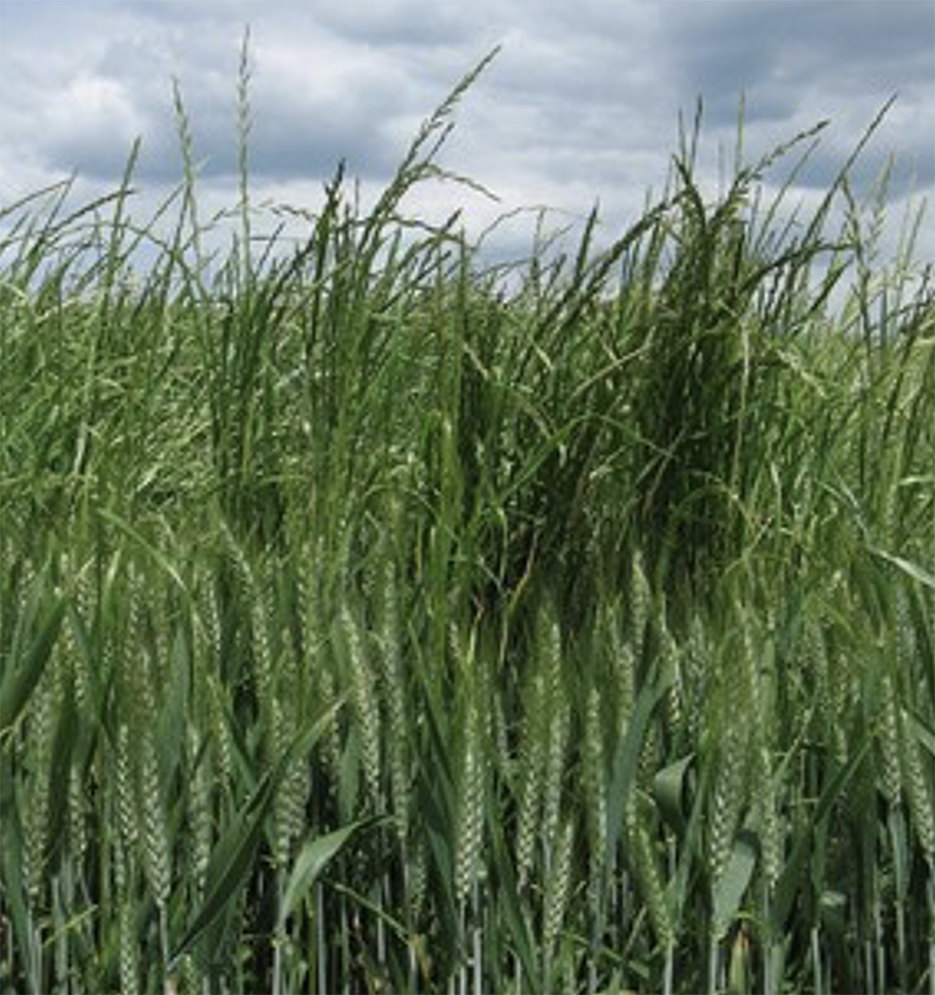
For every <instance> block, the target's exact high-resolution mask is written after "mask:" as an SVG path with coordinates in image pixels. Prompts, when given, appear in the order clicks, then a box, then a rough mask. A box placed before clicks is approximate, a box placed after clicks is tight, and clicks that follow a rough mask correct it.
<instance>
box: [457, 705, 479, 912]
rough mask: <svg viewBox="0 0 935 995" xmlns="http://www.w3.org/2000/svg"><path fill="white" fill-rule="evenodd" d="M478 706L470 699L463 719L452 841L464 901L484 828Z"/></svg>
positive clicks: (460, 894) (475, 873)
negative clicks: (458, 788)
mask: <svg viewBox="0 0 935 995" xmlns="http://www.w3.org/2000/svg"><path fill="white" fill-rule="evenodd" d="M479 724H480V723H479V720H478V716H477V709H476V707H475V705H474V702H473V701H472V702H471V703H470V704H469V705H468V709H467V715H466V718H465V730H464V747H463V757H462V762H461V776H460V791H459V804H458V831H457V837H456V840H455V896H456V899H457V901H458V903H459V904H463V903H464V902H465V901H466V900H467V897H468V895H469V894H470V890H471V886H472V884H473V883H474V880H475V878H476V876H477V865H478V860H479V857H480V853H481V847H482V844H483V828H484V822H483V820H484V759H483V754H482V749H481V742H480V734H479Z"/></svg>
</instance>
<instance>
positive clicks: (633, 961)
mask: <svg viewBox="0 0 935 995" xmlns="http://www.w3.org/2000/svg"><path fill="white" fill-rule="evenodd" d="M483 66H484V63H482V64H481V65H480V66H478V67H477V69H476V70H474V71H473V72H472V73H470V74H468V76H466V77H465V78H464V79H463V80H462V81H461V82H460V83H459V84H458V85H457V86H456V87H455V88H454V90H453V91H452V93H451V95H450V97H449V98H448V100H446V101H445V103H444V104H442V106H441V107H440V108H439V109H438V110H437V111H436V112H435V113H434V114H433V115H432V116H431V117H430V118H429V119H428V120H427V121H426V123H425V125H424V126H423V128H422V130H421V131H420V132H419V133H418V134H417V136H416V138H415V140H414V142H413V145H412V147H411V149H410V151H409V153H408V155H407V156H406V157H405V159H404V161H403V163H402V164H401V166H400V168H399V171H398V172H397V174H396V176H395V177H394V178H393V180H392V181H391V183H390V184H389V185H388V186H387V187H386V189H385V191H384V193H383V194H382V196H381V197H380V198H379V199H378V200H377V202H376V203H375V204H374V205H373V207H372V208H370V209H369V210H368V211H367V212H366V213H363V212H361V211H360V209H359V207H358V206H357V202H356V200H355V198H354V196H353V189H352V185H351V184H349V182H348V181H347V180H346V178H345V177H344V175H343V171H342V170H338V171H337V173H336V174H335V176H334V178H333V180H332V181H331V182H330V183H329V184H328V185H327V187H326V196H325V201H324V205H323V207H322V209H321V210H320V212H319V213H317V214H316V215H315V216H314V217H313V218H311V217H310V218H309V219H308V231H307V237H306V238H305V240H304V241H303V242H302V244H300V245H299V246H298V247H297V248H294V249H290V250H288V251H287V250H286V249H285V248H284V247H281V246H278V245H272V244H271V245H267V246H265V247H262V246H261V247H260V248H259V249H258V248H257V242H256V240H255V239H254V238H253V237H252V232H253V231H254V230H255V229H256V226H257V225H258V224H259V221H258V215H259V213H260V211H261V209H260V208H259V207H256V206H254V205H253V204H252V202H251V200H250V188H249V177H248V175H247V170H246V163H247V161H248V159H247V155H246V151H245V149H246V134H247V131H248V130H249V128H248V107H247V95H246V85H245V84H246V79H245V75H246V74H244V79H242V80H241V100H242V102H243V113H242V115H241V123H242V134H241V135H240V139H241V142H242V143H243V154H242V156H241V163H242V167H243V175H242V177H241V196H240V200H239V203H238V204H237V205H236V206H235V207H234V208H233V209H232V210H231V211H230V212H229V215H228V216H225V217H224V218H214V219H210V220H205V219H203V218H202V217H201V215H200V214H199V212H198V209H197V205H198V199H197V197H198V179H197V174H196V170H195V168H194V166H193V160H194V152H193V147H194V143H195V137H194V136H193V135H192V131H191V128H190V127H189V122H188V118H187V115H186V111H185V105H184V102H183V100H182V97H181V95H180V94H179V95H178V96H177V102H176V113H177V117H178V125H179V136H180V148H181V151H182V159H183V163H184V165H183V169H182V176H181V179H180V183H179V186H178V189H177V190H176V191H175V193H174V194H173V197H172V198H171V199H170V200H169V201H168V202H167V203H166V204H164V205H163V207H162V208H161V209H160V212H159V214H158V217H154V218H153V219H152V221H151V222H147V223H140V222H138V221H136V220H134V219H133V218H132V217H131V212H130V189H131V184H132V179H133V174H134V166H135V159H136V151H137V150H134V152H133V153H132V154H131V156H130V159H129V161H128V165H127V170H126V174H125V176H124V179H123V182H122V183H121V184H120V186H119V187H118V188H117V189H116V190H115V192H114V193H113V194H112V195H111V196H109V197H106V198H103V199H101V200H99V201H96V202H94V203H91V204H87V205H84V206H83V207H81V208H78V209H75V208H74V206H73V205H72V202H71V201H70V199H69V190H70V187H69V185H68V184H62V185H59V186H56V187H54V188H51V189H48V190H45V191H41V192H38V193H37V194H36V195H34V196H32V197H30V198H27V199H26V200H24V201H22V202H21V203H18V204H15V205H10V206H7V207H6V208H4V209H3V211H2V214H0V220H2V222H3V225H4V228H3V232H4V234H3V235H2V236H0V320H2V329H3V331H2V335H3V342H2V363H0V415H2V425H3V430H2V438H0V475H2V476H0V517H2V531H0V564H2V571H0V661H2V676H0V764H2V777H0V785H2V787H0V792H2V794H0V800H2V816H3V818H2V824H0V843H2V851H0V858H2V860H0V873H2V895H0V988H2V990H3V991H4V992H25V991H30V992H62V993H64V992H106V991H120V992H125V993H128V995H129V993H132V992H178V993H206V992H211V993H214V992H217V993H222V992H274V993H277V995H279V993H285V992H300V991H310V992H365V991H366V992H388V991H400V992H403V991H406V992H448V993H458V995H467V993H469V992H470V993H475V992H478V993H479V992H516V993H518V992H551V991H567V992H587V993H592V992H605V991H640V992H656V991H665V992H696V991H707V992H726V991H731V992H748V991H749V992H754V991H756V992H779V991H801V992H814V993H825V992H852V991H868V992H871V991H872V992H887V991H901V992H935V816H933V811H935V810H933V805H935V793H933V790H935V527H933V523H935V298H933V292H932V290H933V288H932V271H931V267H930V264H929V265H928V266H926V265H924V264H923V263H920V262H918V261H917V259H918V251H917V248H916V243H917V239H918V233H919V231H920V230H921V228H922V225H923V215H922V213H921V211H918V212H912V213H910V214H908V215H907V217H906V221H905V224H904V225H903V228H902V232H903V234H902V238H901V240H900V251H899V253H898V257H897V258H896V259H895V260H886V259H884V258H882V256H881V254H880V253H879V252H878V251H877V249H878V241H877V240H878V238H879V235H880V231H881V228H882V219H883V212H884V207H885V204H886V201H887V198H888V191H887V182H888V176H887V175H886V174H884V175H883V176H881V178H880V181H879V183H878V184H877V186H876V187H875V188H874V190H873V191H872V192H871V194H870V195H869V197H866V198H858V196H857V194H856V193H855V191H854V190H853V189H852V184H851V182H850V172H849V171H850V168H851V166H852V164H853V159H849V160H846V161H844V162H842V165H841V171H840V173H839V175H838V176H837V178H836V179H835V180H834V182H833V184H832V185H831V186H830V187H829V189H828V190H827V194H826V196H825V197H824V199H823V200H821V202H820V203H819V205H818V207H817V208H815V209H813V210H812V211H811V212H810V213H799V214H798V215H797V216H796V217H795V220H794V221H789V220H788V219H789V218H790V211H791V209H792V206H791V205H790V204H788V203H787V199H788V198H787V195H786V194H787V191H786V190H785V189H783V188H780V192H779V194H778V195H775V196H773V197H772V198H770V197H769V196H767V195H766V194H765V181H766V179H767V178H769V177H771V176H772V175H773V171H775V170H777V169H779V168H789V165H790V163H792V164H797V163H798V164H803V163H805V162H806V161H807V159H808V156H809V155H810V154H811V152H812V150H813V149H814V147H815V145H816V143H817V142H820V140H821V134H820V129H819V128H816V129H813V130H812V131H810V132H806V133H804V134H802V135H799V136H795V137H794V138H792V139H790V140H788V141H785V142H783V144H781V145H779V146H778V147H777V148H776V150H775V152H773V153H771V154H770V155H769V156H768V157H766V158H765V159H763V160H760V161H757V162H754V163H750V164H746V163H741V162H738V164H737V167H736V170H735V173H734V175H733V177H732V179H731V181H730V182H729V183H728V184H727V185H726V187H725V190H724V191H723V192H722V193H721V194H720V195H718V196H717V197H714V198H711V197H708V196H707V195H706V194H705V193H703V191H702V190H701V188H700V186H699V184H698V182H697V181H696V173H695V161H696V160H695V156H696V148H697V145H698V144H699V142H703V141H704V134H703V129H702V128H701V126H700V122H696V127H695V129H694V130H693V131H689V132H688V133H686V134H685V135H684V136H683V141H682V142H681V144H680V147H679V148H678V149H677V150H676V152H675V153H674V155H673V158H672V162H673V167H672V172H671V175H670V177H669V181H668V185H667V187H666V189H665V191H664V193H663V195H662V196H661V197H660V199H659V200H658V202H657V203H656V204H655V205H653V206H651V207H648V208H647V210H646V212H645V213H644V214H643V216H642V217H640V218H639V219H638V220H637V221H636V222H635V223H634V224H633V225H632V226H631V227H630V228H629V229H628V230H626V231H625V232H624V233H623V234H622V235H621V236H620V237H619V238H617V239H616V240H615V241H614V242H613V243H612V244H611V245H610V246H609V247H600V248H599V247H598V244H597V243H598V239H597V237H596V231H597V226H598V217H597V215H596V214H595V215H593V216H592V217H591V219H590V220H589V222H588V224H587V225H586V227H585V229H584V231H583V234H582V235H581V237H580V240H579V241H578V242H576V244H575V245H574V246H572V248H571V249H570V250H569V251H567V252H565V253H558V254H553V255H550V256H545V255H540V254H533V255H532V256H531V257H530V258H528V259H526V260H524V261H522V262H520V263H517V264H516V266H514V267H513V268H512V269H511V270H510V273H509V277H510V280H509V281H504V279H503V272H502V271H501V270H499V269H496V268H492V267H489V266H485V264H484V261H483V257H482V256H481V255H480V254H479V253H478V252H477V251H476V247H475V246H473V245H472V244H471V243H470V242H469V241H468V240H467V238H466V237H465V236H464V234H463V233H462V232H461V231H460V230H459V229H458V227H457V225H456V222H455V221H454V220H453V221H452V222H451V223H449V224H445V225H439V226H431V225H427V224H423V225H417V224H415V223H414V221H413V219H411V218H408V217H407V216H406V215H405V213H404V211H403V205H402V201H403V199H404V197H405V195H406V194H407V193H408V192H409V191H410V190H412V189H413V188H414V187H415V186H417V185H419V184H421V183H424V182H428V181H430V180H431V179H432V178H433V177H435V176H436V175H437V173H438V171H439V167H438V166H437V161H436V159H437V154H438V151H439V149H440V147H441V145H442V144H443V142H444V139H445V137H446V136H447V134H448V128H449V125H450V121H451V116H452V113H453V112H454V110H455V108H456V106H457V105H458V103H459V101H460V100H461V99H462V98H463V97H464V96H465V94H466V92H467V90H468V89H469V88H470V87H471V86H472V85H473V84H474V82H475V79H476V76H477V75H478V73H479V72H480V70H481V69H482V68H483ZM872 127H873V126H871V129H870V130H871V131H872ZM868 134H869V132H868ZM865 137H866V136H865ZM861 148H862V141H861V142H857V143H855V157H856V156H859V154H860V152H861ZM772 189H775V186H774V187H773V188H772ZM167 218H173V219H174V220H173V221H172V222H171V224H169V225H168V226H167V225H166V224H165V222H166V219H167ZM416 220H417V219H416ZM229 222H232V223H233V224H234V226H235V231H236V234H235V236H234V238H233V241H232V242H231V243H230V250H229V254H228V255H227V256H226V257H223V258H221V259H218V258H217V257H216V256H215V257H213V258H209V253H208V252H207V250H206V249H205V248H204V245H205V243H206V242H207V241H208V240H209V238H210V237H211V236H212V234H213V233H214V229H215V228H216V227H217V228H219V227H220V226H221V224H222V223H229ZM166 231H168V234H165V232H166ZM141 248H145V249H147V250H148V252H149V254H150V257H151V261H150V262H149V263H148V264H147V265H146V267H145V269H143V270H140V269H139V268H138V266H137V264H135V263H134V260H135V259H136V258H137V253H138V251H139V250H140V249H141ZM280 249H282V251H279V250H280ZM837 300H840V301H841V303H840V304H839V305H838V304H835V303H834V301H837Z"/></svg>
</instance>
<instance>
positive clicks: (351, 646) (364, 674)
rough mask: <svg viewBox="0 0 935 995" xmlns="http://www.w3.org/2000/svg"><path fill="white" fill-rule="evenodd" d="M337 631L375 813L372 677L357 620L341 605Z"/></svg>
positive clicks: (376, 717) (376, 723) (376, 733)
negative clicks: (343, 651)
mask: <svg viewBox="0 0 935 995" xmlns="http://www.w3.org/2000/svg"><path fill="white" fill-rule="evenodd" d="M340 624H341V631H342V634H343V636H344V645H345V649H346V652H347V663H348V667H349V668H350V678H351V702H352V705H353V708H354V714H355V716H356V718H357V722H358V724H359V728H360V735H361V749H362V754H363V768H364V781H365V783H366V786H367V793H368V794H369V795H370V800H371V802H372V803H373V805H374V807H375V808H376V810H377V811H378V812H379V811H381V809H382V802H381V792H380V713H379V710H378V708H377V700H376V695H375V694H374V689H373V675H372V674H371V672H370V668H369V666H368V665H367V660H366V658H365V656H364V648H363V644H362V640H361V637H360V631H359V629H358V626H357V621H356V619H355V618H354V616H353V614H352V612H351V610H350V608H349V607H348V605H347V603H346V602H345V603H344V604H343V605H342V606H341V611H340Z"/></svg>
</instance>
